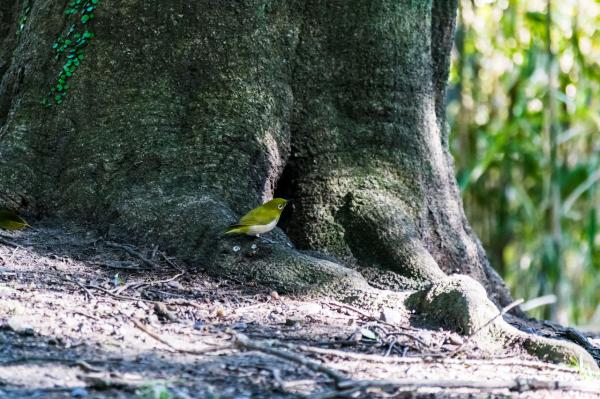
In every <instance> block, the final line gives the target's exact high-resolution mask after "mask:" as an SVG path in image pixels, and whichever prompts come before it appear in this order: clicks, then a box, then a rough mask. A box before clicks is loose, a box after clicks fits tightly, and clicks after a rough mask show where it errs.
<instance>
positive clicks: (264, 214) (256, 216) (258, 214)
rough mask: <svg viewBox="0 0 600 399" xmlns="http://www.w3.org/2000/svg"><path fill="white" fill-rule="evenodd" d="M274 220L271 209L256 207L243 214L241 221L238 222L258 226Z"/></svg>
mask: <svg viewBox="0 0 600 399" xmlns="http://www.w3.org/2000/svg"><path fill="white" fill-rule="evenodd" d="M271 221H273V217H272V216H271V215H270V213H269V211H268V210H266V209H264V208H256V209H253V210H251V211H250V212H248V213H247V214H245V215H244V216H242V218H241V219H240V221H239V222H238V223H237V224H239V225H242V226H256V225H263V224H269V223H270V222H271Z"/></svg>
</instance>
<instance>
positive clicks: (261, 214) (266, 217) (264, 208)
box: [225, 198, 289, 236]
mask: <svg viewBox="0 0 600 399" xmlns="http://www.w3.org/2000/svg"><path fill="white" fill-rule="evenodd" d="M288 202H289V201H288V200H286V199H283V198H273V199H272V200H271V201H268V202H265V203H264V204H262V205H260V206H258V207H256V208H254V209H252V210H251V211H250V212H248V213H247V214H245V215H244V216H242V218H241V219H240V221H239V222H237V223H236V224H232V225H231V226H229V228H228V229H227V231H226V232H225V234H235V233H238V234H247V235H252V236H258V235H260V234H262V233H267V232H269V231H271V230H273V229H274V228H275V226H276V225H277V222H278V221H279V217H280V216H281V212H283V209H284V208H285V206H286V205H287V203H288Z"/></svg>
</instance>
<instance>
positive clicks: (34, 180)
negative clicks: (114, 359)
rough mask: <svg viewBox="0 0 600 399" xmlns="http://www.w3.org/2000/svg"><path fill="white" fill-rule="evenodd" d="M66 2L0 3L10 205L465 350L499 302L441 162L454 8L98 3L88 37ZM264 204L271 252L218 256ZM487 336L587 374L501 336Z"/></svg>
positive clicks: (564, 354) (575, 351) (6, 198)
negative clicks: (283, 204)
mask: <svg viewBox="0 0 600 399" xmlns="http://www.w3.org/2000/svg"><path fill="white" fill-rule="evenodd" d="M90 1H91V0H90ZM69 3H71V2H70V1H69V0H3V1H2V4H0V79H1V80H0V95H1V97H0V140H1V141H0V198H2V202H3V203H4V205H5V206H8V207H11V208H16V209H18V210H19V211H20V212H23V213H26V214H35V215H39V216H53V217H62V218H68V219H71V220H78V221H84V222H91V223H94V225H95V226H96V227H97V228H99V229H102V230H105V231H108V232H109V233H110V234H112V235H117V236H122V237H128V239H131V237H135V238H136V239H137V240H139V241H143V240H149V241H151V242H153V243H158V244H160V245H162V246H163V247H166V248H168V250H169V251H171V252H172V253H174V254H176V255H177V256H179V257H180V258H182V259H185V260H186V261H188V262H189V263H190V264H192V265H201V266H203V267H205V268H207V269H208V270H209V271H211V272H212V273H214V274H219V275H225V276H235V277H236V278H238V279H252V280H255V281H257V282H259V283H260V284H263V285H267V286H270V287H272V288H274V289H277V290H279V291H281V292H302V293H307V294H308V293H311V294H319V295H329V296H332V297H335V298H337V299H340V300H345V301H349V302H354V303H359V304H361V305H362V306H365V307H369V308H372V309H377V308H378V307H380V306H382V305H383V304H386V305H387V306H396V307H399V308H403V307H406V306H407V307H409V308H413V309H418V310H420V311H421V312H422V313H427V314H430V316H431V318H432V319H433V320H437V321H440V322H442V321H446V324H447V326H448V327H450V328H454V329H458V330H461V331H464V332H465V333H469V332H471V331H474V330H475V329H477V328H478V326H480V325H482V324H483V323H485V321H486V320H488V319H489V318H491V317H493V316H494V315H495V314H496V313H497V308H496V306H495V305H494V303H496V304H497V305H506V304H507V303H508V302H510V295H509V294H508V292H507V290H506V288H505V286H504V284H503V283H502V281H501V279H500V278H499V277H498V275H497V274H496V273H495V272H494V270H493V269H492V268H491V267H490V265H489V263H488V261H487V259H486V256H485V253H484V251H483V249H482V247H481V245H480V243H479V241H478V240H477V238H476V237H475V235H474V234H473V233H472V231H471V229H470V227H469V225H468V223H467V221H466V219H465V216H464V212H463V210H462V204H461V201H460V196H459V193H458V190H457V187H456V184H455V180H454V174H453V167H452V160H451V158H450V155H449V153H448V148H447V135H448V132H447V129H446V125H445V119H444V97H445V86H446V80H447V74H448V63H449V52H450V48H451V42H452V37H453V31H454V20H455V12H456V1H447V0H433V1H426V0H419V1H416V0H412V1H411V0H404V1H398V0H376V1H359V0H352V1H351V0H339V1H338V0H336V1H317V0H294V1H285V2H282V1H276V0H272V1H268V0H248V1H231V2H219V4H218V5H215V4H216V3H214V2H213V1H208V0H198V1H193V2H182V1H178V0H177V1H175V0H161V1H153V2H149V1H143V0H128V1H120V2H115V1H111V0H102V1H100V2H98V4H97V6H95V7H96V9H95V11H94V13H95V18H94V19H92V20H90V21H86V22H85V23H82V20H81V17H82V14H80V13H75V14H74V15H73V14H68V15H67V14H65V10H69V9H70V8H72V7H74V6H72V5H69ZM85 3H86V2H85V1H84V2H83V3H82V4H83V5H85ZM72 4H74V3H72ZM90 4H91V3H90ZM76 7H78V6H75V8H76ZM77 12H79V9H77ZM86 29H87V30H88V31H91V32H93V33H94V34H95V39H94V40H93V41H92V43H91V44H90V45H88V46H82V47H81V49H79V50H80V51H81V52H83V53H84V55H85V57H84V58H82V59H81V62H80V66H79V67H78V68H77V69H76V70H74V71H72V76H69V77H68V79H67V78H65V79H66V80H67V82H66V84H68V85H69V86H70V89H68V90H67V89H64V88H62V87H61V90H58V84H62V83H61V82H60V81H59V80H58V78H57V75H59V73H60V72H61V71H62V70H63V68H64V67H68V65H69V64H66V62H68V60H69V58H67V57H66V56H67V55H68V54H70V53H69V49H70V47H69V45H66V47H65V48H64V51H63V52H62V53H61V52H60V51H59V50H60V48H61V46H62V45H63V44H65V43H66V42H65V40H66V39H70V38H71V39H73V41H74V37H73V36H72V35H74V34H76V33H80V34H82V33H83V32H84V31H85V30H86ZM69 32H70V33H69ZM70 35H71V36H70ZM61 38H62V41H61V40H60V39H61ZM90 41H91V39H90ZM53 43H58V44H57V45H55V46H53ZM53 48H54V49H53ZM57 48H58V50H57ZM73 53H74V54H75V56H76V55H77V54H79V53H78V52H75V51H74V52H73ZM51 88H54V90H55V91H54V92H53V93H52V95H51V96H49V97H48V93H49V91H50V90H51ZM65 91H67V95H66V96H64V97H62V96H61V95H60V94H62V93H63V92H65ZM56 94H59V97H60V98H59V100H56V99H55V98H54V95H56ZM42 99H45V101H46V103H47V104H46V105H47V106H43V105H42ZM275 194H277V195H282V196H289V197H294V198H295V205H294V207H293V211H292V212H291V215H288V218H287V222H286V223H284V224H283V228H284V230H285V232H283V231H281V230H279V229H278V230H277V231H276V232H275V233H274V237H275V239H276V242H275V243H274V244H272V243H266V242H262V241H252V240H250V239H247V238H244V237H240V238H231V239H230V238H227V239H224V238H222V237H221V234H220V233H221V232H222V230H223V228H224V227H225V226H226V225H227V224H228V223H231V222H233V221H235V220H236V218H237V216H238V215H239V214H241V213H243V212H244V211H246V210H247V209H249V208H251V207H254V206H256V205H258V204H260V203H261V202H263V201H264V200H266V199H269V198H271V197H272V196H273V195H275ZM255 243H256V244H257V245H258V246H257V248H256V249H254V248H252V245H253V244H255ZM238 248H240V249H239V250H238ZM477 282H479V283H477ZM480 284H481V285H483V287H485V289H484V288H482V286H481V285H480ZM486 291H487V296H486ZM488 296H489V298H491V301H490V299H488ZM484 336H487V337H488V338H489V337H494V338H495V339H496V342H500V343H502V342H508V341H510V340H513V339H517V340H518V341H519V342H521V343H523V344H524V345H525V346H526V347H528V348H530V350H531V352H532V353H537V354H539V355H540V356H546V357H548V356H549V357H550V358H552V359H554V360H558V361H571V360H572V359H573V358H574V357H575V358H581V359H583V361H584V362H585V363H590V364H591V363H593V361H592V360H591V358H590V357H589V355H587V353H585V352H582V351H581V350H580V348H579V347H577V346H574V345H571V344H568V343H558V342H557V341H549V340H544V339H541V338H539V337H537V338H536V337H533V336H528V335H525V334H523V333H520V332H518V331H517V330H516V329H513V328H511V327H510V326H508V325H507V324H506V323H505V322H504V321H502V320H501V319H499V320H497V321H496V322H494V323H493V324H492V326H491V328H490V329H489V331H488V334H487V335H485V334H484ZM500 336H501V337H503V339H500V340H498V337H500ZM540 348H541V349H540Z"/></svg>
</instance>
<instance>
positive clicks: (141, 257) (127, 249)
mask: <svg viewBox="0 0 600 399" xmlns="http://www.w3.org/2000/svg"><path fill="white" fill-rule="evenodd" d="M104 243H105V244H106V245H107V246H109V247H111V248H117V249H120V250H122V251H125V252H127V253H128V254H129V255H131V256H133V257H135V258H138V259H139V260H141V261H142V262H144V263H145V264H146V265H148V266H150V267H151V268H153V269H160V266H159V265H158V264H157V263H156V262H153V261H151V260H150V259H148V258H146V257H145V256H144V255H142V254H141V253H139V252H138V251H136V250H135V249H132V248H131V247H130V246H129V245H123V244H117V243H116V242H112V241H104Z"/></svg>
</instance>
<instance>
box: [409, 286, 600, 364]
mask: <svg viewBox="0 0 600 399" xmlns="http://www.w3.org/2000/svg"><path fill="white" fill-rule="evenodd" d="M406 304H407V306H408V307H409V308H410V309H412V310H414V311H416V312H418V313H419V314H421V315H423V314H426V315H427V317H428V318H429V319H431V320H432V321H435V322H437V323H439V324H441V325H442V326H444V327H446V328H449V329H452V330H455V331H457V332H459V333H462V334H467V335H470V334H473V333H474V332H476V331H478V330H479V329H481V331H479V333H478V334H477V335H476V336H474V337H473V339H474V341H475V342H476V343H477V344H478V346H479V347H481V348H486V349H488V350H490V351H491V352H497V351H499V350H502V348H504V347H507V346H508V347H510V346H515V345H521V346H522V347H523V349H525V350H526V351H527V352H528V353H529V354H530V355H532V356H535V357H537V358H538V359H540V360H544V361H549V362H554V363H565V364H568V365H577V366H579V367H581V368H587V369H590V370H593V371H599V370H600V369H599V368H598V365H597V363H596V361H595V360H594V358H593V357H592V356H591V355H590V354H589V353H588V352H586V351H585V350H584V349H583V348H582V347H580V346H578V345H575V344H573V343H571V342H568V341H562V340H557V339H550V338H545V337H541V336H538V335H533V334H527V333H524V332H522V331H519V330H518V329H516V328H514V327H513V326H511V325H510V324H508V323H507V322H506V321H504V319H502V318H499V317H497V315H498V309H497V308H496V306H494V304H493V303H492V302H491V301H490V300H489V299H488V298H487V295H486V293H485V290H484V289H483V287H482V286H481V285H480V284H479V283H478V282H476V281H475V280H473V279H472V278H470V277H468V276H464V275H454V276H450V277H448V278H447V279H446V280H445V281H444V282H442V283H438V284H435V285H434V286H432V287H431V288H430V289H429V290H426V291H419V292H416V293H414V294H413V295H412V296H411V297H410V298H409V299H408V300H407V302H406ZM490 320H493V321H492V322H489V321H490ZM488 323H489V325H488V326H487V327H485V328H482V326H485V324H488Z"/></svg>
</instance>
